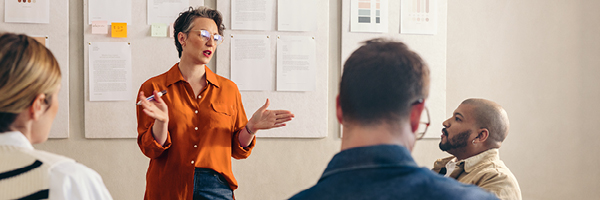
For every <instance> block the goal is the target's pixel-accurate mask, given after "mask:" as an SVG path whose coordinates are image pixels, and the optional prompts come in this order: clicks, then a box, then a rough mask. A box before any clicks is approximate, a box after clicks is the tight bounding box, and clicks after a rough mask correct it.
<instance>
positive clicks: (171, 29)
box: [169, 23, 175, 37]
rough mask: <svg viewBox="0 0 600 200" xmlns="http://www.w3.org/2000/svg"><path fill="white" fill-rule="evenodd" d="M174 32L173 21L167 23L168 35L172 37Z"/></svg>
mask: <svg viewBox="0 0 600 200" xmlns="http://www.w3.org/2000/svg"><path fill="white" fill-rule="evenodd" d="M174 34H175V28H174V27H173V23H171V24H169V37H173V35H174Z"/></svg>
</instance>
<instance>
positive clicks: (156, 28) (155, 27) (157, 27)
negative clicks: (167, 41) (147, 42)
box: [150, 23, 168, 37]
mask: <svg viewBox="0 0 600 200" xmlns="http://www.w3.org/2000/svg"><path fill="white" fill-rule="evenodd" d="M167 28H168V27H167V25H166V24H162V23H154V24H152V30H150V32H151V33H152V37H167Z"/></svg>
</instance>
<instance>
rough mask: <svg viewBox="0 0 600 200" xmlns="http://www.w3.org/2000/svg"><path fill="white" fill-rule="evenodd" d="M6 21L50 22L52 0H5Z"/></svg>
mask: <svg viewBox="0 0 600 200" xmlns="http://www.w3.org/2000/svg"><path fill="white" fill-rule="evenodd" d="M4 21H5V22H8V23H41V24H49V23H50V0H33V1H32V0H5V1H4Z"/></svg>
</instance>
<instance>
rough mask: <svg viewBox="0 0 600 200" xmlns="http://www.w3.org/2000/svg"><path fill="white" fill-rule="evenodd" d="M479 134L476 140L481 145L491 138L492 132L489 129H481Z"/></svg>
mask: <svg viewBox="0 0 600 200" xmlns="http://www.w3.org/2000/svg"><path fill="white" fill-rule="evenodd" d="M477 133H478V134H477V138H476V139H475V140H477V141H479V142H480V143H484V142H485V141H487V139H488V138H489V136H490V131H489V130H488V129H487V128H481V129H479V130H477Z"/></svg>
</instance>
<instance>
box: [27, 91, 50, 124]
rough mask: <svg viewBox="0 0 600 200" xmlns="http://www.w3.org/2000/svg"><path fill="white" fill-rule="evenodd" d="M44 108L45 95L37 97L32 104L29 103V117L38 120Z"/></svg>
mask: <svg viewBox="0 0 600 200" xmlns="http://www.w3.org/2000/svg"><path fill="white" fill-rule="evenodd" d="M46 107H47V105H46V95H45V94H39V95H37V96H36V97H35V99H34V100H33V103H31V106H29V109H28V111H29V117H30V118H31V119H33V120H38V119H39V118H40V116H42V114H44V112H45V111H46Z"/></svg>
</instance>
